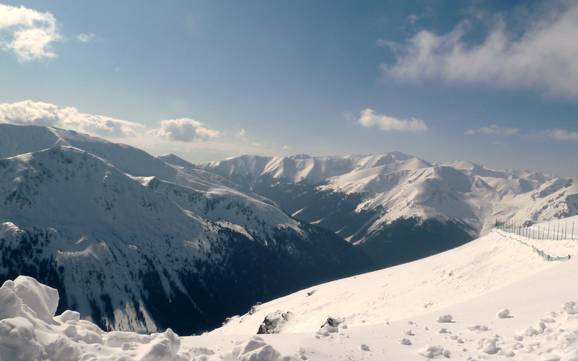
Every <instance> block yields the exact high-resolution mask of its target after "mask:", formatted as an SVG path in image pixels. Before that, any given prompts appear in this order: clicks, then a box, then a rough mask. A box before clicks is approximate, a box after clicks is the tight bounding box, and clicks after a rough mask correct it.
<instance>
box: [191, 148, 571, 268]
mask: <svg viewBox="0 0 578 361" xmlns="http://www.w3.org/2000/svg"><path fill="white" fill-rule="evenodd" d="M202 167H203V168H204V169H207V170H209V171H211V172H215V173H217V174H220V175H221V176H223V177H228V178H229V179H230V180H231V181H233V182H236V183H237V184H239V185H241V186H242V187H244V188H245V189H250V190H252V191H254V192H256V193H259V194H261V195H264V196H265V197H267V198H270V199H272V200H273V201H275V202H276V203H277V204H279V205H280V206H281V207H282V208H283V209H284V210H285V211H287V212H288V213H289V214H292V215H293V216H294V217H296V218H298V219H301V220H303V221H307V222H310V223H313V224H316V225H320V226H322V227H325V228H327V229H329V230H332V231H334V232H336V233H337V234H338V235H340V236H342V237H343V238H345V239H347V240H348V241H350V242H351V243H353V244H356V245H358V246H360V248H362V249H365V251H366V252H367V253H368V254H370V255H372V256H374V258H375V259H376V260H378V261H379V262H381V264H382V265H394V264H399V263H401V262H405V261H410V260H414V259H418V258H421V257H425V256H428V255H431V254H434V253H436V252H440V251H443V250H447V249H450V248H452V247H455V246H458V245H460V244H463V243H465V242H467V241H469V240H471V239H473V238H474V237H476V236H477V235H479V234H485V233H486V232H487V231H488V230H489V229H491V227H492V226H493V225H494V224H495V222H496V221H497V220H499V221H507V220H512V221H515V222H517V223H532V222H538V221H544V220H549V219H554V218H561V217H566V216H570V215H574V214H577V213H578V182H577V180H576V179H564V178H560V177H555V176H551V175H547V174H540V173H533V172H527V171H513V170H507V171H496V170H491V169H487V168H484V167H483V166H480V165H477V164H474V163H469V162H453V163H447V164H433V163H429V162H426V161H424V160H421V159H419V158H416V157H413V156H410V155H406V154H403V153H399V152H394V153H387V154H381V155H380V154H377V155H359V156H343V157H310V156H305V155H298V156H292V157H262V156H240V157H235V158H231V159H226V160H223V161H218V162H211V163H208V164H205V165H202Z"/></svg>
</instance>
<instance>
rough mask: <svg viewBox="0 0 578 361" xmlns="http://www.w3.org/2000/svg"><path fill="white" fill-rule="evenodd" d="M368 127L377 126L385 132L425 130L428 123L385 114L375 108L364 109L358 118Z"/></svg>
mask: <svg viewBox="0 0 578 361" xmlns="http://www.w3.org/2000/svg"><path fill="white" fill-rule="evenodd" d="M357 121H358V122H359V124H361V125H362V126H364V127H366V128H372V127H377V128H379V129H380V130H383V131H384V132H424V131H427V130H428V127H427V125H426V124H425V122H424V121H423V120H421V119H417V118H411V119H398V118H395V117H391V116H388V115H385V114H379V113H376V112H375V111H374V110H373V109H369V108H367V109H364V110H362V111H361V113H360V114H359V118H358V119H357Z"/></svg>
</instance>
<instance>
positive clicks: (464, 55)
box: [382, 1, 578, 99]
mask: <svg viewBox="0 0 578 361" xmlns="http://www.w3.org/2000/svg"><path fill="white" fill-rule="evenodd" d="M563 4H566V5H565V7H564V8H563V9H562V10H560V11H558V12H557V13H555V14H545V15H543V16H542V18H541V19H539V20H537V21H530V22H529V23H528V25H527V26H526V28H525V30H524V31H523V32H522V34H521V36H513V35H511V34H509V33H508V32H507V30H506V24H505V23H504V21H503V20H501V19H499V18H498V19H497V20H496V21H495V22H494V26H493V27H492V28H491V29H490V31H489V32H488V34H487V36H486V37H485V38H484V39H483V40H482V41H481V42H479V43H475V44H472V43H471V42H469V41H468V40H466V37H468V36H469V35H470V34H469V26H468V23H467V22H463V23H461V24H460V25H458V26H457V27H456V28H454V29H453V30H452V31H451V32H449V33H446V34H441V35H440V34H436V33H434V32H431V31H427V30H423V31H420V32H418V33H417V34H415V35H414V36H413V37H412V38H411V39H410V40H409V41H408V42H407V43H405V44H393V43H390V42H389V43H386V45H388V46H390V47H391V48H392V49H393V51H394V53H395V56H396V60H395V61H394V63H393V64H390V65H383V66H382V69H383V71H384V72H385V73H386V74H387V75H389V76H392V77H395V78H399V79H410V80H412V79H413V80H416V79H441V80H444V81H448V82H455V83H485V84H489V85H498V86H501V87H508V88H532V89H538V90H540V91H542V92H544V93H546V94H548V95H554V96H558V97H562V98H573V99H578V46H576V39H578V2H576V1H568V2H565V3H563Z"/></svg>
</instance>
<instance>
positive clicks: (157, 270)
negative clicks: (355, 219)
mask: <svg viewBox="0 0 578 361" xmlns="http://www.w3.org/2000/svg"><path fill="white" fill-rule="evenodd" d="M229 185H230V181H227V180H225V179H223V178H222V177H220V176H218V175H215V174H212V173H208V172H206V171H204V170H200V169H184V168H183V167H177V166H172V165H169V164H167V163H165V162H164V161H162V160H160V159H158V158H154V157H152V156H150V155H149V154H147V153H145V152H143V151H140V150H138V149H136V148H132V147H129V146H125V145H120V144H115V143H110V142H107V141H104V140H101V139H98V138H93V137H89V136H86V135H83V134H79V133H76V132H71V131H64V130H61V129H56V128H47V127H34V126H13V125H5V124H1V125H0V204H2V207H0V259H1V262H0V279H1V280H6V279H10V278H15V277H16V276H18V275H22V274H24V275H29V276H33V277H35V278H37V279H39V280H41V281H42V282H44V283H47V284H49V285H51V286H53V287H56V288H57V289H58V290H59V291H60V294H61V298H60V305H59V309H65V308H71V309H74V310H77V311H79V312H80V314H81V315H82V316H85V317H89V318H91V319H92V320H94V321H95V322H97V323H98V324H99V325H101V326H102V327H105V328H114V329H132V330H140V331H143V330H148V331H154V330H157V329H164V328H166V327H172V328H173V329H175V330H178V331H179V332H184V333H188V332H196V331H202V330H207V329H210V328H213V327H216V326H217V325H219V324H220V323H221V322H222V320H223V319H224V318H225V317H226V316H227V315H230V314H232V313H237V312H239V311H241V310H244V309H246V308H247V307H249V306H250V305H252V304H254V303H255V302H256V301H261V300H266V299H270V298H272V297H275V296H279V295H281V294H284V293H286V292H288V291H290V290H295V289H297V288H299V287H303V286H304V285H305V284H312V283H313V282H318V281H320V280H327V279H332V278H333V279H334V278H337V277H339V276H343V275H346V274H352V273H355V272H359V271H360V270H363V269H367V267H368V266H369V263H368V259H367V258H366V257H365V256H363V255H362V254H361V252H359V251H358V250H356V249H355V248H354V247H352V246H350V245H349V244H348V243H347V242H345V241H344V240H343V239H341V238H339V237H337V236H336V235H334V234H333V233H331V232H328V231H326V230H323V229H322V228H319V227H316V226H312V225H309V224H307V223H303V222H300V221H297V220H295V219H293V218H291V217H289V216H288V215H287V214H285V213H284V212H283V211H281V210H280V209H279V208H277V207H276V206H275V205H274V204H273V203H272V202H271V201H269V200H267V199H265V198H263V197H261V196H257V195H255V194H253V193H251V192H243V191H240V190H238V189H236V188H234V187H231V186H229Z"/></svg>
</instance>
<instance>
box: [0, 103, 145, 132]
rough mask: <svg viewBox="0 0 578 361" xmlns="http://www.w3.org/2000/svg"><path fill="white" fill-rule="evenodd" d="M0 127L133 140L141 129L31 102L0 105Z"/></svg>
mask: <svg viewBox="0 0 578 361" xmlns="http://www.w3.org/2000/svg"><path fill="white" fill-rule="evenodd" d="M0 123H12V124H20V125H45V126H55V127H60V128H65V129H74V130H77V131H81V132H86V133H90V134H95V135H99V136H104V137H112V138H120V137H129V136H134V135H135V134H137V133H138V132H139V131H141V130H142V129H143V128H144V127H143V126H142V125H140V124H137V123H133V122H129V121H126V120H120V119H115V118H112V117H107V116H104V115H95V114H87V113H82V112H80V111H78V110H77V109H76V108H73V107H59V106H57V105H54V104H50V103H44V102H35V101H31V100H25V101H21V102H17V103H0Z"/></svg>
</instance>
